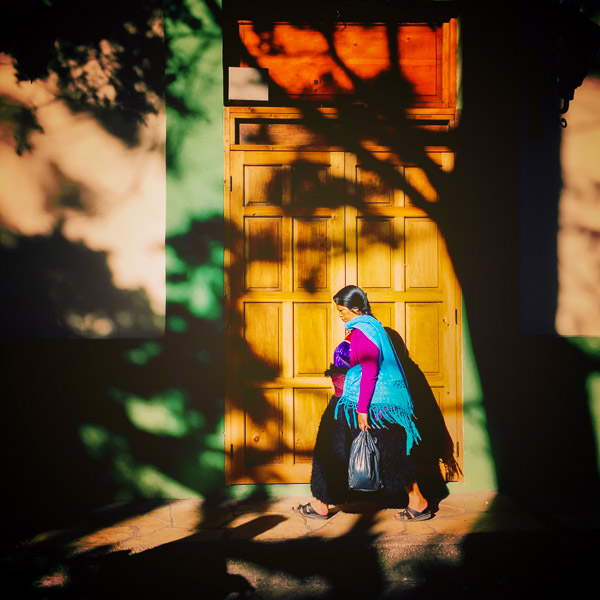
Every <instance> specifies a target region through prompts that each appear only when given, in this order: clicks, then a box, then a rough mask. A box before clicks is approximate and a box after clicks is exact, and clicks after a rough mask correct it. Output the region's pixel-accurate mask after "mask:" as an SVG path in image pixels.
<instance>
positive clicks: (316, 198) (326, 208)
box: [226, 150, 462, 483]
mask: <svg viewBox="0 0 600 600" xmlns="http://www.w3.org/2000/svg"><path fill="white" fill-rule="evenodd" d="M379 156H380V158H382V159H384V160H393V159H392V157H391V156H389V155H387V154H384V153H381V154H380V155H379ZM432 158H433V159H434V160H436V161H438V162H439V164H441V165H442V166H443V168H450V167H451V161H452V155H451V154H450V153H447V152H438V153H432ZM396 168H397V169H398V170H399V171H400V172H401V173H402V174H403V175H404V176H405V177H406V178H407V179H408V180H409V181H410V182H411V183H412V184H413V185H414V186H415V187H416V188H417V189H419V190H420V191H422V192H423V193H424V194H425V195H426V196H428V197H430V198H431V200H432V201H435V198H434V197H433V195H432V192H431V189H430V188H429V187H428V184H427V179H426V178H425V177H424V175H423V174H422V172H421V171H420V170H419V169H418V168H416V167H414V166H412V165H403V164H400V163H398V164H397V165H396ZM230 174H231V191H230V194H229V200H230V205H229V207H228V210H227V217H228V220H229V225H230V227H229V235H228V242H227V245H228V250H229V251H228V253H227V273H228V279H227V284H226V289H227V293H228V298H227V299H226V300H227V306H228V312H229V314H228V320H227V327H228V333H227V356H228V377H227V390H226V392H227V415H226V418H227V427H226V444H227V448H228V450H229V452H228V457H227V481H228V483H278V482H281V483H302V482H307V481H308V480H309V478H310V468H311V459H312V455H311V453H312V447H313V444H314V439H315V436H316V432H317V427H318V423H319V419H320V416H321V414H322V412H323V410H324V408H325V406H326V405H327V402H328V401H329V398H330V397H331V394H332V387H331V383H330V380H329V379H327V378H325V377H324V376H323V371H325V369H326V368H327V367H328V365H329V363H330V361H331V358H332V353H333V349H334V347H335V345H336V344H337V343H338V342H339V341H340V340H341V339H342V338H343V335H344V330H343V326H342V324H341V322H340V321H339V319H338V318H337V316H336V315H335V313H334V308H333V305H332V302H331V299H332V296H333V294H334V293H335V292H337V291H338V290H339V289H340V288H342V287H343V286H344V285H347V284H357V285H359V286H361V287H362V288H363V289H365V290H366V291H367V293H368V295H369V298H370V301H371V305H372V307H373V312H374V314H375V316H376V317H377V318H378V319H379V320H380V321H381V322H382V323H383V325H384V326H386V327H391V328H392V329H394V330H395V331H397V332H398V333H399V334H400V336H401V337H402V338H403V339H404V340H405V342H406V345H407V348H408V350H409V353H410V356H411V357H412V359H413V360H414V361H415V362H416V363H417V364H418V365H419V367H420V368H421V370H422V371H423V372H424V374H425V376H426V377H427V380H428V382H429V384H430V386H431V388H432V390H433V392H434V394H435V396H436V399H437V401H438V404H439V406H440V408H441V410H442V412H443V414H444V417H445V419H446V423H447V426H448V429H449V431H450V434H451V435H452V437H453V439H454V441H455V442H456V443H460V442H461V441H462V439H461V415H460V410H461V409H460V390H459V385H460V378H459V368H460V362H459V346H460V339H459V322H460V319H459V316H460V315H459V313H460V310H459V309H460V305H459V292H458V287H457V284H456V279H455V277H454V273H453V271H452V266H451V263H450V260H449V259H448V256H447V254H446V251H445V248H444V243H443V240H442V238H441V236H440V233H439V231H438V229H437V227H436V225H435V224H434V223H433V222H432V221H431V220H430V219H428V218H427V216H426V215H425V213H423V212H422V211H420V210H418V209H416V208H415V207H414V206H413V205H412V204H411V202H410V198H408V197H405V195H404V194H403V193H402V192H401V191H400V190H396V189H391V188H390V187H389V186H388V185H387V184H385V183H383V182H381V181H380V180H379V179H378V177H377V176H376V175H375V174H374V173H370V172H369V171H367V170H366V169H364V168H363V167H362V165H361V164H360V162H359V161H358V160H357V158H356V157H355V156H354V155H353V154H350V153H344V152H334V151H318V152H283V151H258V150H256V151H254V150H253V151H247V150H236V151H231V152H230ZM348 195H349V196H350V200H351V201H350V202H349V203H348V200H349V198H348ZM461 445H462V444H461Z"/></svg>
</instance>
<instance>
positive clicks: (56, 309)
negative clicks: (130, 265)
mask: <svg viewBox="0 0 600 600" xmlns="http://www.w3.org/2000/svg"><path fill="white" fill-rule="evenodd" d="M2 237H3V239H2V241H3V243H2V245H1V246H0V269H1V271H2V284H3V293H2V295H1V296H0V315H1V317H0V337H2V338H34V339H35V338H82V337H98V338H100V337H102V338H107V337H151V336H154V335H156V334H157V332H162V330H163V327H164V325H163V319H162V317H161V316H160V315H157V314H156V313H155V312H154V311H153V309H152V307H151V306H150V303H149V301H148V298H147V296H146V294H145V292H144V291H143V290H124V289H119V288H117V287H115V285H114V282H113V276H112V272H111V270H110V268H109V266H108V264H107V253H106V252H102V251H96V250H91V249H90V248H88V247H87V246H86V245H85V244H83V243H81V242H72V241H70V240H68V239H67V238H66V237H65V236H64V234H63V232H62V223H59V224H58V225H57V226H56V227H55V229H54V231H53V232H52V233H51V234H50V235H36V236H23V235H16V234H12V233H9V232H7V231H5V232H3V233H2Z"/></svg>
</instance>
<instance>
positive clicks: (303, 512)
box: [292, 502, 331, 520]
mask: <svg viewBox="0 0 600 600" xmlns="http://www.w3.org/2000/svg"><path fill="white" fill-rule="evenodd" d="M292 512H294V513H296V514H297V515H300V516H301V517H308V518H309V519H322V520H325V519H329V517H330V516H331V514H327V515H320V514H319V513H318V512H317V511H316V510H315V509H314V508H313V507H312V504H311V503H310V502H308V503H307V504H298V506H294V507H293V508H292Z"/></svg>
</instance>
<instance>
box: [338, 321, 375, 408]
mask: <svg viewBox="0 0 600 600" xmlns="http://www.w3.org/2000/svg"><path fill="white" fill-rule="evenodd" d="M334 364H335V366H336V367H343V366H349V367H353V366H354V365H357V364H360V365H361V369H362V374H361V377H360V390H359V394H358V407H357V410H358V412H359V413H366V412H368V410H369V403H370V402H371V398H372V397H373V391H374V390H375V384H376V383H377V376H378V375H379V348H378V347H377V346H376V345H375V344H374V343H373V342H372V341H371V340H370V339H369V338H368V337H367V336H366V335H365V334H364V333H363V332H362V331H361V330H360V329H354V330H352V331H351V332H350V333H349V334H348V335H347V336H346V339H345V340H344V341H343V342H342V343H341V344H339V345H338V347H337V348H336V349H335V352H334ZM332 381H333V387H334V390H335V395H336V396H341V395H342V390H343V389H344V375H333V376H332Z"/></svg>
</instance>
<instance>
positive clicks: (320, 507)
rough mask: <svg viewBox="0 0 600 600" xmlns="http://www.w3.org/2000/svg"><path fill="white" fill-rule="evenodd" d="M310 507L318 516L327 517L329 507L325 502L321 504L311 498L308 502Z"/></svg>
mask: <svg viewBox="0 0 600 600" xmlns="http://www.w3.org/2000/svg"><path fill="white" fill-rule="evenodd" d="M310 503H311V505H312V507H313V508H314V509H315V510H316V511H317V512H318V513H319V514H320V515H328V514H329V506H328V505H327V504H325V502H321V501H320V500H317V499H316V498H313V499H312V500H311V501H310Z"/></svg>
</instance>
